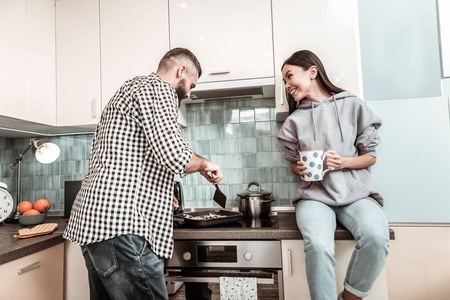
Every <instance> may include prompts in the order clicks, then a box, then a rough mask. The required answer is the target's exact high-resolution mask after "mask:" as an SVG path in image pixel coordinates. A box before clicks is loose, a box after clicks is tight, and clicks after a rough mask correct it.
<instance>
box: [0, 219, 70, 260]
mask: <svg viewBox="0 0 450 300" xmlns="http://www.w3.org/2000/svg"><path fill="white" fill-rule="evenodd" d="M45 223H57V224H58V228H57V229H56V230H55V231H54V232H53V233H51V234H46V235H41V236H35V237H31V238H26V239H19V238H15V237H14V235H15V234H18V232H19V229H22V228H32V227H33V226H32V225H30V226H24V225H21V224H19V223H5V224H1V225H0V265H1V264H4V263H7V262H10V261H12V260H15V259H18V258H21V257H24V256H27V255H29V254H33V253H36V252H38V251H41V250H44V249H47V248H50V247H52V246H55V245H57V244H61V243H63V242H64V239H63V238H62V235H63V232H64V229H65V228H66V224H67V218H62V217H47V218H46V219H45Z"/></svg>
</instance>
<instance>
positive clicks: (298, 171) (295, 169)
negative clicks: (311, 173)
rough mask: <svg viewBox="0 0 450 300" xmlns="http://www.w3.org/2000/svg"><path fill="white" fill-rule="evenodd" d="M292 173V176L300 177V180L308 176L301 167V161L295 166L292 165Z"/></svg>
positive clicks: (304, 168) (302, 166)
mask: <svg viewBox="0 0 450 300" xmlns="http://www.w3.org/2000/svg"><path fill="white" fill-rule="evenodd" d="M292 172H294V174H296V175H298V176H300V178H301V179H302V180H304V179H305V176H306V175H308V172H306V166H304V165H303V162H302V161H300V160H299V161H297V164H296V165H292Z"/></svg>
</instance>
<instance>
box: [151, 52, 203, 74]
mask: <svg viewBox="0 0 450 300" xmlns="http://www.w3.org/2000/svg"><path fill="white" fill-rule="evenodd" d="M184 60H188V61H190V62H191V63H192V64H193V65H194V67H195V68H196V69H197V73H198V77H199V78H200V76H202V67H201V66H200V62H199V61H198V60H197V57H195V55H194V53H192V52H191V51H189V50H188V49H186V48H174V49H172V50H170V51H168V52H167V53H166V54H165V55H164V56H163V58H162V59H161V61H160V62H159V65H158V70H162V69H164V70H169V69H171V68H173V67H175V66H177V65H180V64H184V62H183V61H184ZM187 72H189V70H187Z"/></svg>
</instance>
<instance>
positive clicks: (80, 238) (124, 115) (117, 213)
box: [63, 73, 192, 258]
mask: <svg viewBox="0 0 450 300" xmlns="http://www.w3.org/2000/svg"><path fill="white" fill-rule="evenodd" d="M177 116H178V97H177V95H176V92H175V89H174V88H173V87H172V86H171V85H170V84H168V83H167V82H164V81H163V80H162V79H161V78H160V77H159V76H158V75H157V74H156V73H152V74H151V75H149V76H142V77H135V78H133V79H131V80H128V81H127V82H125V83H124V85H123V86H122V87H121V88H120V89H119V90H118V91H117V92H116V94H115V95H114V97H113V98H112V99H111V101H110V102H109V103H108V105H107V106H106V107H105V109H104V111H103V113H102V116H101V119H100V122H99V124H98V126H97V130H96V132H95V136H94V139H93V144H92V149H91V154H90V161H89V173H88V174H87V175H86V177H85V178H84V179H83V183H82V186H81V190H80V192H79V193H78V195H77V198H76V200H75V202H74V205H73V208H72V212H71V215H70V221H69V224H68V226H67V228H66V230H65V232H64V236H63V237H64V238H65V239H67V240H70V241H72V242H74V243H76V244H80V245H86V244H90V243H95V242H99V241H103V240H107V239H110V238H113V237H117V236H120V235H123V234H136V235H139V236H142V237H145V238H146V239H147V240H148V241H149V243H150V245H151V247H152V250H153V252H154V253H155V254H157V255H158V256H161V257H164V258H169V257H171V256H172V250H173V231H172V227H173V225H172V214H173V210H172V199H173V185H174V174H180V176H182V177H183V176H185V175H186V171H185V167H186V165H187V164H188V162H189V160H190V158H191V156H192V149H191V148H190V147H189V145H188V142H187V141H186V140H185V138H184V137H183V135H182V132H181V129H180V127H179V126H178V124H177Z"/></svg>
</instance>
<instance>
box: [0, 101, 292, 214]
mask: <svg viewBox="0 0 450 300" xmlns="http://www.w3.org/2000/svg"><path fill="white" fill-rule="evenodd" d="M274 106H275V103H274V100H273V99H255V100H227V101H221V102H217V101H214V102H212V101H211V102H203V103H197V104H190V105H188V106H187V122H188V127H187V128H184V129H183V133H184V135H185V137H186V138H187V140H188V141H189V143H190V145H191V147H192V148H193V149H194V151H195V152H196V153H197V154H199V155H201V156H204V157H205V158H207V159H209V160H211V161H213V162H214V163H217V164H219V165H220V166H221V169H222V172H223V174H224V178H223V180H222V182H221V183H220V188H221V190H222V191H223V193H224V194H225V195H227V198H228V201H227V206H237V203H236V201H235V198H236V194H237V193H239V192H242V191H243V190H245V189H246V187H247V185H248V183H250V182H252V181H257V182H258V183H260V185H261V187H262V188H263V189H264V190H269V191H272V195H273V197H274V199H275V203H274V205H276V206H282V205H290V199H291V198H292V197H293V195H294V194H295V191H296V188H297V186H298V178H296V176H295V175H293V174H292V172H291V170H290V164H289V163H288V162H287V161H286V160H284V158H283V149H282V147H281V146H280V144H279V143H278V141H277V140H276V135H277V134H278V131H279V129H280V126H281V123H277V122H276V121H275V107H274ZM37 138H39V137H37ZM46 139H50V140H51V141H53V142H54V143H56V144H57V145H59V147H60V148H61V155H60V157H59V158H58V160H57V161H56V162H54V163H52V164H49V165H42V164H40V163H38V162H37V161H36V160H35V159H34V157H33V154H32V153H31V151H29V152H27V153H26V155H25V157H24V159H23V161H22V199H23V200H30V201H32V202H33V201H35V200H37V199H40V198H46V199H48V200H49V201H50V202H51V203H52V212H53V213H54V214H61V215H62V214H63V211H64V182H65V181H67V180H81V179H82V178H83V176H84V175H85V174H86V173H87V171H88V164H89V151H90V148H91V144H92V135H75V136H58V137H51V138H46ZM28 141H29V139H28V138H17V139H10V138H0V180H2V181H4V182H5V183H6V184H7V185H8V190H9V192H10V193H11V195H12V196H13V197H14V198H16V196H17V186H16V185H17V168H15V169H14V170H12V171H11V170H10V168H9V167H10V165H11V164H12V163H13V162H14V160H15V157H16V156H17V155H18V154H19V153H20V152H22V151H23V150H24V149H25V148H26V147H27V145H28ZM176 179H177V180H180V181H181V182H182V185H183V191H184V197H185V207H212V206H217V205H216V204H215V203H214V202H213V200H212V197H213V195H214V191H215V189H214V187H213V186H211V184H210V183H209V182H207V181H206V179H204V178H203V176H201V175H200V174H199V173H196V174H191V175H187V176H186V177H184V178H182V179H180V178H179V177H178V176H177V177H176Z"/></svg>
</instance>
